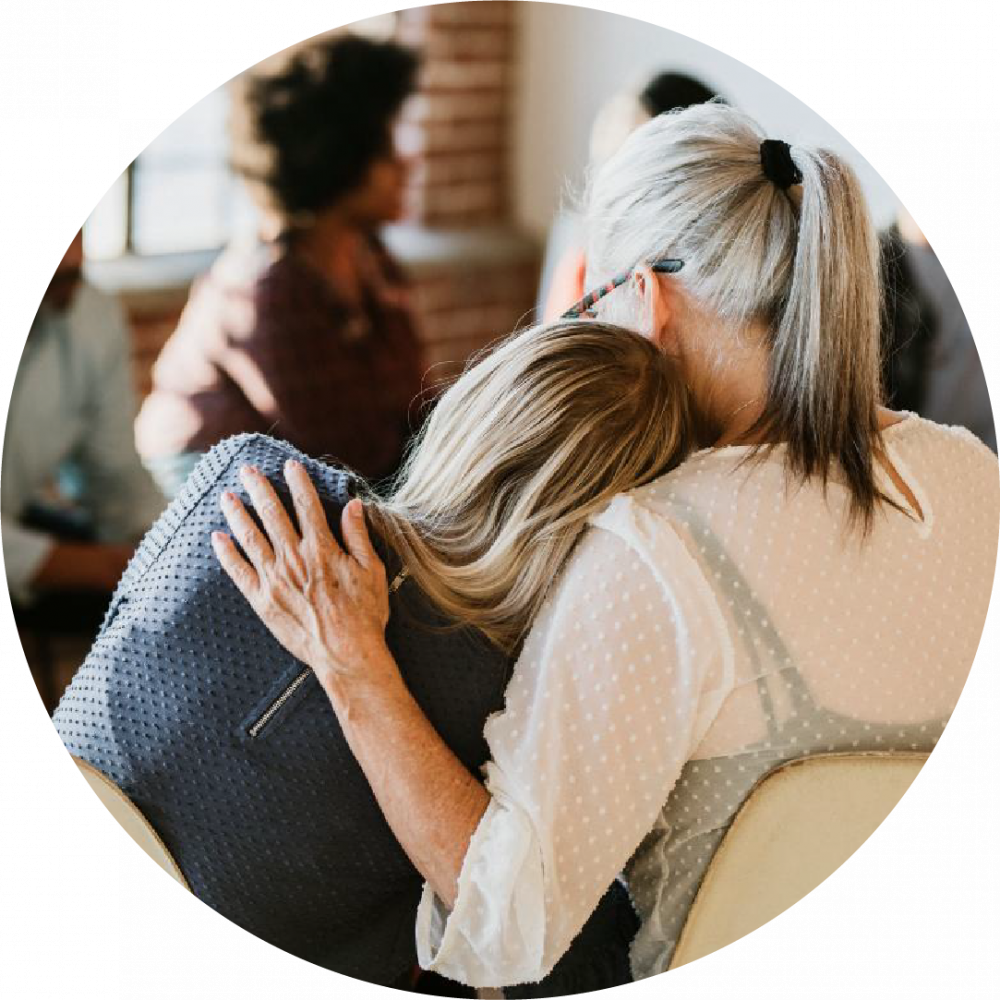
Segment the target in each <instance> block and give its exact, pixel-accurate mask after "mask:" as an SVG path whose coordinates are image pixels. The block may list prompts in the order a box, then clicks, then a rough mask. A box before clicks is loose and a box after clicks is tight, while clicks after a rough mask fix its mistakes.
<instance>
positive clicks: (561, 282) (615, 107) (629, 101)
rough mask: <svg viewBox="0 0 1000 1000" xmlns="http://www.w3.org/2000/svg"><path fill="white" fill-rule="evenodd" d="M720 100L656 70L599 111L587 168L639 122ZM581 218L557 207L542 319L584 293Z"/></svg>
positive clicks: (698, 85)
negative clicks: (644, 81) (675, 110)
mask: <svg viewBox="0 0 1000 1000" xmlns="http://www.w3.org/2000/svg"><path fill="white" fill-rule="evenodd" d="M713 98H716V99H721V98H720V97H719V95H717V94H716V93H714V92H713V91H712V90H711V88H710V87H708V86H707V85H706V84H704V83H702V82H701V81H700V80H696V79H694V77H691V76H688V75H687V74H685V73H658V74H657V75H656V76H654V77H653V79H652V80H650V81H649V83H647V84H646V86H645V87H643V89H642V90H640V91H638V92H636V91H635V89H634V88H628V89H626V90H622V91H619V92H618V93H617V94H615V95H614V96H613V97H611V98H610V99H609V100H608V101H607V102H605V104H604V105H603V106H602V107H601V109H600V110H599V111H598V112H597V117H596V118H595V119H594V124H593V125H592V126H591V130H590V161H589V163H590V169H591V170H596V169H597V167H599V166H600V165H601V164H602V163H604V162H605V161H606V160H608V159H609V158H610V157H611V156H612V155H613V154H614V153H615V152H617V150H618V147H619V146H621V144H622V143H623V142H624V141H625V140H626V139H627V138H628V137H629V135H631V133H632V132H634V131H635V129H637V128H638V127H639V126H640V125H642V124H644V123H645V122H648V121H649V119H650V118H655V117H656V116H657V115H662V114H664V113H665V112H667V111H673V110H674V109H675V108H687V107H690V106H691V105H692V104H704V103H705V102H706V101H711V100H712V99H713ZM583 244H584V235H583V220H582V219H581V218H580V217H579V215H577V214H576V213H573V212H561V213H560V214H559V215H558V216H557V217H556V220H555V221H554V222H553V224H552V228H551V230H550V231H549V238H548V241H547V245H546V248H545V261H544V262H543V264H542V281H541V288H540V290H539V296H538V305H539V308H540V309H541V317H542V321H543V322H546V323H548V322H551V321H553V320H555V319H558V318H559V317H560V316H561V315H562V314H563V312H564V311H565V310H566V309H568V308H569V307H570V306H571V305H572V304H573V303H574V302H576V301H578V300H579V299H580V298H581V297H582V296H583V293H584V292H585V291H586V289H585V288H584V280H585V276H586V272H587V261H586V259H585V257H584V251H583Z"/></svg>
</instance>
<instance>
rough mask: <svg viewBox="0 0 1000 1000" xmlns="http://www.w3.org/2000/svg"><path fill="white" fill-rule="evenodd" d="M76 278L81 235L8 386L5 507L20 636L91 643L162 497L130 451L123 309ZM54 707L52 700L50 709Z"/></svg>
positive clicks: (1, 482)
mask: <svg viewBox="0 0 1000 1000" xmlns="http://www.w3.org/2000/svg"><path fill="white" fill-rule="evenodd" d="M82 267H83V238H82V234H80V233H77V235H76V236H75V237H74V238H73V242H72V243H71V244H70V247H69V249H68V250H67V251H66V254H65V256H64V257H63V259H62V261H61V262H60V264H59V266H58V268H57V269H56V272H55V275H54V276H53V278H52V281H51V282H50V283H49V286H48V288H47V289H46V291H45V295H44V297H43V299H42V303H41V306H40V307H39V310H38V313H37V314H36V316H35V319H34V322H33V323H32V324H31V330H30V331H29V333H28V338H27V341H26V343H25V346H24V353H23V355H22V357H21V363H20V365H19V367H18V370H17V376H16V378H15V380H14V388H13V391H12V393H11V400H10V409H9V411H8V415H7V429H6V433H5V435H4V441H3V477H2V479H0V501H2V515H3V555H4V566H5V569H6V574H7V586H8V587H9V588H10V593H11V599H12V602H13V604H14V610H15V616H16V618H17V621H18V625H19V627H20V628H21V629H22V631H24V630H30V631H32V632H44V633H46V634H58V633H67V632H73V633H80V634H81V635H84V636H87V637H88V638H92V637H93V634H94V633H95V632H96V630H97V626H98V625H99V624H100V621H101V617H102V615H103V613H104V609H105V607H106V606H107V604H108V601H109V599H110V597H111V592H112V591H113V590H114V588H115V585H116V584H117V583H118V578H119V577H120V576H121V574H122V572H123V571H124V569H125V566H126V564H127V562H128V560H129V558H130V556H131V554H132V551H133V548H134V546H135V543H136V542H137V541H138V539H139V537H140V536H141V535H142V534H143V533H144V532H145V530H146V529H147V528H148V527H149V525H150V524H151V523H152V522H153V520H154V519H155V518H156V516H157V515H158V514H159V512H160V511H161V510H162V508H163V497H162V496H161V495H160V494H159V492H158V491H157V489H156V487H155V486H154V485H153V482H152V480H151V479H150V477H149V474H148V473H147V472H146V470H145V469H144V468H143V467H142V463H141V462H140V461H139V457H138V455H137V454H136V451H135V446H134V444H133V441H132V421H133V419H134V416H135V395H134V390H133V385H132V373H131V368H130V352H129V340H128V333H127V328H126V323H125V319H124V316H123V315H122V310H121V307H120V306H119V304H118V303H117V302H116V301H115V300H114V299H112V298H111V297H109V296H107V295H104V294H102V293H101V292H99V291H98V290H97V289H95V288H93V287H92V286H90V285H88V284H87V283H86V282H85V281H83V279H82ZM28 646H29V648H31V643H29V644H28ZM57 695H58V690H55V689H53V690H52V691H50V694H49V696H48V697H47V698H46V700H48V701H51V700H52V698H54V697H56V696H57ZM44 696H45V694H44V692H43V697H44ZM50 707H51V705H50Z"/></svg>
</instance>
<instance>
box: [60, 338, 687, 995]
mask: <svg viewBox="0 0 1000 1000" xmlns="http://www.w3.org/2000/svg"><path fill="white" fill-rule="evenodd" d="M498 415H502V419H501V420H498V419H497V416H498ZM650 417H652V419H650ZM689 442H690V434H689V419H688V406H687V393H686V391H685V389H684V386H683V382H682V381H681V379H680V375H679V372H678V370H677V368H676V366H675V365H674V364H673V363H672V362H671V361H670V360H669V359H668V358H666V357H665V356H664V355H663V354H662V353H660V352H659V351H657V350H656V348H655V347H654V346H653V345H652V344H651V343H649V342H648V341H647V340H645V339H644V338H642V337H640V336H638V335H637V334H634V333H630V332H629V331H627V330H622V329H617V328H615V327H611V326H609V325H608V324H603V323H593V322H590V321H580V320H576V321H568V322H562V323H558V324H554V325H551V326H546V327H540V328H535V329H530V330H527V331H525V332H523V333H520V334H518V335H516V336H513V337H510V338H508V339H507V340H505V341H504V342H502V343H501V344H499V345H498V346H497V347H496V348H495V349H494V350H492V351H491V352H489V353H487V354H485V355H484V356H483V357H482V358H480V359H478V361H477V363H476V364H475V365H474V366H472V367H471V368H470V369H469V370H468V371H467V372H466V373H465V374H464V375H463V376H462V377H461V378H459V379H458V380H457V381H456V382H455V383H454V384H453V385H452V386H451V387H450V388H449V389H448V391H447V392H445V393H444V394H443V396H442V397H441V398H440V400H439V401H438V403H437V405H436V408H435V410H434V413H433V415H432V416H431V417H430V419H429V420H428V421H427V422H426V424H425V426H424V427H423V429H422V430H421V432H420V435H419V440H418V442H417V444H416V445H415V447H414V449H413V450H412V452H411V454H410V455H409V458H408V461H407V463H406V467H405V469H404V471H403V473H402V474H401V476H400V479H399V482H398V484H397V486H396V489H395V490H394V492H393V494H392V496H391V497H390V498H389V499H387V500H381V501H380V500H377V499H376V498H375V497H374V496H366V500H367V503H368V505H369V513H370V516H371V521H372V525H373V528H374V529H375V531H376V534H377V536H378V537H379V544H380V546H381V551H382V553H383V556H384V557H385V558H386V559H387V560H388V561H389V562H390V565H391V566H392V572H393V574H394V576H395V577H396V579H395V583H394V586H393V588H392V589H393V593H392V604H391V606H392V608H393V612H394V614H393V623H392V627H391V628H390V629H389V632H388V634H387V636H386V639H387V642H388V643H389V645H390V647H391V648H392V649H393V651H394V654H395V656H396V657H397V659H398V661H399V664H400V667H401V670H402V674H401V677H402V678H403V679H404V680H405V683H406V689H407V692H408V694H409V696H410V697H411V698H413V699H414V703H415V704H417V705H419V706H420V707H421V710H422V711H423V712H425V713H426V714H427V718H429V719H431V720H432V721H433V724H434V726H435V729H436V732H437V733H438V734H440V737H439V738H441V739H442V740H444V741H445V743H446V745H447V746H448V747H449V752H450V753H453V754H454V755H455V759H456V760H458V761H459V762H460V763H461V764H462V765H463V766H464V767H466V768H468V769H471V770H475V769H478V767H480V766H481V765H482V764H483V763H485V762H486V760H487V759H488V751H487V748H486V744H485V741H484V739H483V725H484V723H485V721H486V718H487V717H488V715H490V714H491V713H494V712H497V711H500V710H502V708H503V691H504V687H505V684H506V681H507V679H508V678H509V676H510V671H511V668H512V662H511V659H510V656H511V653H512V652H513V651H514V649H515V648H516V647H517V646H518V645H519V644H520V643H521V641H522V639H523V636H524V634H525V632H526V631H527V629H528V627H529V625H530V622H531V621H532V619H533V618H534V617H535V616H536V614H537V612H538V609H539V607H540V606H541V605H542V604H543V602H544V600H545V598H546V595H547V594H548V593H549V591H550V590H551V588H552V586H553V583H554V581H555V580H556V579H557V578H558V575H559V571H560V568H561V567H562V565H563V564H564V563H565V562H566V560H567V559H568V558H570V556H571V553H572V551H573V549H574V548H575V545H576V542H577V540H578V538H579V537H580V535H581V534H582V533H583V532H584V530H585V526H586V521H587V518H588V517H589V516H590V515H592V514H594V513H596V512H597V511H599V510H600V509H601V508H602V507H603V506H605V505H606V504H607V503H608V501H609V500H610V499H611V498H612V497H613V496H615V495H617V494H619V493H621V492H622V491H623V490H627V489H631V488H633V487H636V486H639V485H641V484H643V483H647V482H650V481H652V480H654V479H656V478H657V477H659V476H661V475H663V473H664V472H665V471H667V470H669V469H671V468H673V467H675V466H676V465H677V463H678V462H679V461H680V460H681V459H682V458H683V457H684V455H685V454H686V453H687V451H688V450H689ZM287 460H291V461H292V465H291V466H290V468H289V471H288V473H287V474H288V475H289V476H290V478H291V480H292V481H293V482H294V481H295V476H296V475H304V474H305V473H304V472H303V469H304V468H308V469H309V470H310V472H311V474H312V475H313V476H314V477H315V479H316V481H317V483H318V484H319V485H320V488H321V492H322V495H323V498H324V500H323V503H324V504H325V507H323V506H321V507H318V508H317V507H316V506H308V507H303V508H302V509H301V510H300V512H299V513H300V519H301V523H302V525H303V527H304V529H305V528H311V527H312V526H314V525H316V526H318V525H319V523H320V522H322V528H323V531H324V532H326V534H321V535H319V536H317V538H318V540H319V544H326V545H331V544H333V542H332V536H331V535H329V529H328V528H327V518H328V517H332V519H333V523H334V526H335V528H334V530H336V524H337V522H338V521H339V519H340V517H341V513H342V510H343V508H344V506H345V504H346V503H347V501H348V499H349V495H350V493H351V492H358V491H359V490H360V491H363V492H364V491H365V487H364V484H363V483H362V482H361V481H360V480H359V479H358V478H357V477H356V476H354V475H353V474H349V473H347V472H345V471H344V470H340V469H336V468H333V467H330V466H327V465H324V464H323V463H320V462H317V461H315V460H312V459H308V458H306V457H305V456H303V455H302V454H301V453H300V452H297V451H295V449H294V448H292V447H291V446H290V445H288V444H285V443H282V442H277V441H274V440H272V439H270V438H265V437H263V436H261V435H242V436H238V437H235V438H230V439H228V440H227V441H225V442H223V443H222V444H220V445H219V446H217V447H216V448H214V449H213V450H212V451H211V452H210V453H209V455H208V456H207V457H206V458H205V459H204V460H203V462H202V463H200V464H199V466H198V468H197V470H196V471H195V473H194V475H193V476H192V478H191V479H190V480H189V481H188V483H187V484H186V485H185V487H184V489H183V490H182V492H181V494H180V495H179V497H178V498H177V500H176V501H175V502H174V503H173V504H172V505H171V507H170V509H169V510H168V511H167V513H166V514H165V515H164V517H163V518H161V520H160V521H159V522H158V523H157V525H156V526H155V527H154V529H153V531H152V532H150V534H149V535H148V536H147V538H146V539H145V540H144V542H143V544H142V546H141V548H140V550H139V552H138V554H137V556H136V558H135V559H134V560H133V562H132V564H131V565H130V567H129V570H128V573H127V574H126V576H125V578H124V579H123V581H122V583H121V584H120V586H119V588H118V591H117V592H116V595H115V598H114V602H113V604H112V607H111V609H110V611H109V613H108V615H107V617H106V619H105V623H104V626H103V628H102V631H101V634H100V636H99V637H98V640H97V642H96V643H95V645H94V648H93V649H92V651H91V653H90V655H89V656H88V658H87V661H86V663H85V664H84V666H83V668H82V669H81V670H80V672H79V673H78V675H77V677H76V678H75V679H74V681H73V684H72V686H71V688H70V690H69V692H68V694H67V695H66V697H65V698H64V699H63V701H62V703H61V704H60V706H59V710H58V711H57V713H56V717H55V723H56V726H57V728H58V730H59V733H60V735H61V736H62V738H63V740H64V741H65V743H66V745H67V747H68V748H69V749H70V751H71V752H72V753H74V754H76V755H77V756H80V757H82V758H84V759H85V760H86V761H88V762H89V763H90V764H92V765H93V766H94V767H97V768H98V769H99V770H101V771H102V772H103V773H104V774H106V775H107V776H108V777H109V778H110V779H111V780H112V781H114V782H115V783H116V784H118V785H119V787H121V788H122V790H123V791H124V792H125V794H127V795H128V796H129V797H130V798H131V799H132V800H133V801H134V802H135V803H136V804H137V805H138V806H139V807H140V809H141V810H142V811H143V813H144V814H145V815H146V816H147V818H148V819H149V820H150V822H151V823H152V824H153V825H154V827H155V829H156V831H157V833H158V834H159V836H160V837H161V838H162V839H163V841H164V843H165V844H166V845H167V847H168V849H169V850H170V851H171V853H172V854H173V856H174V859H175V861H176V862H177V864H178V866H179V868H180V870H181V871H182V872H183V874H184V876H185V878H186V879H187V881H188V883H189V885H190V887H191V889H192V891H193V892H194V893H195V894H196V895H198V896H199V898H201V899H203V900H204V901H205V902H206V903H208V904H209V905H211V906H212V907H213V908H214V909H216V910H217V911H218V912H220V913H222V914H224V915H225V916H227V917H229V918H230V919H231V920H233V921H234V922H236V923H238V924H240V925H241V926H242V927H244V928H246V929H247V930H249V931H251V932H253V933H254V934H257V935H258V936H260V937H262V938H263V939H264V940H266V941H268V942H269V943H271V944H273V945H275V946H277V947H281V948H284V949H286V950H288V951H290V952H291V953H293V954H295V955H297V956H298V957H300V958H303V959H306V960H308V961H312V962H315V963H317V964H319V965H322V966H325V967H327V968H331V969H334V970H336V971H338V972H342V973H345V974H348V975H352V976H355V977H357V978H360V979H366V980H368V981H371V982H375V983H380V984H384V985H403V986H408V985H410V979H411V972H412V969H413V968H414V967H415V966H416V942H415V936H414V932H413V928H414V923H415V919H416V907H417V903H418V901H419V898H420V892H421V878H420V875H419V874H418V871H417V870H416V869H415V868H414V867H413V865H411V864H410V863H409V861H408V860H407V857H406V855H405V854H404V853H403V851H402V849H401V848H400V846H399V844H398V843H397V841H396V839H395V838H394V836H393V834H392V831H391V830H390V829H389V827H388V826H387V825H386V823H385V821H384V819H383V817H382V815H381V814H380V812H379V808H378V806H377V805H376V803H375V801H374V800H373V798H372V795H371V792H370V790H369V788H368V785H367V783H366V781H365V777H364V775H363V774H362V773H361V771H360V770H359V769H358V767H357V765H356V763H355V760H354V758H353V756H352V753H351V749H350V748H349V745H348V743H347V742H345V739H346V737H347V736H348V733H347V731H346V730H344V731H343V732H342V731H341V728H340V727H338V725H337V720H336V718H335V717H334V715H333V713H332V711H331V708H330V705H329V703H328V701H327V699H326V696H325V694H324V691H323V689H322V688H321V687H320V685H319V684H318V683H317V677H321V676H322V674H321V672H317V673H316V674H313V672H312V671H310V669H309V666H304V665H303V661H304V662H305V664H310V663H311V661H312V660H313V659H314V653H315V651H316V649H318V648H319V646H318V645H317V646H316V647H314V648H313V650H312V651H309V650H306V649H298V648H291V647H290V652H289V651H288V650H284V649H282V648H281V647H280V646H278V644H277V643H276V642H275V641H274V639H273V638H272V637H271V636H270V635H268V633H267V630H266V629H265V627H264V626H263V625H262V624H261V622H260V621H259V620H258V619H257V618H256V616H255V615H254V613H253V611H252V610H251V609H250V608H249V607H247V605H246V602H245V601H244V600H243V599H242V597H241V596H240V594H239V593H238V592H237V591H236V590H235V589H234V588H233V587H232V585H231V583H230V582H229V580H228V579H227V578H226V576H225V574H224V572H223V570H222V568H221V567H220V566H219V563H218V562H217V561H216V559H214V558H213V556H212V553H211V552H210V551H209V533H210V532H211V531H212V529H213V528H221V527H222V526H223V525H224V521H223V517H222V513H221V512H220V510H219V505H218V495H219V493H220V491H224V492H225V493H226V496H227V499H226V501H225V504H224V506H225V508H226V510H227V512H228V513H229V514H230V516H231V517H232V518H233V519H234V522H235V523H236V525H237V527H238V534H239V536H240V539H241V541H242V542H243V544H244V549H245V551H246V552H247V553H249V554H250V556H251V558H253V559H254V560H255V561H256V560H264V562H266V563H268V564H270V563H271V560H272V557H273V563H274V565H278V564H280V565H281V566H283V567H284V568H285V569H286V570H287V571H288V572H290V573H292V574H293V575H297V577H296V578H297V579H299V580H300V581H303V580H304V577H303V576H302V575H301V574H302V572H303V571H304V567H305V562H304V561H297V562H296V561H294V560H295V556H294V552H293V549H292V547H291V546H290V545H289V546H283V547H280V548H278V549H277V550H276V551H275V552H273V553H272V557H269V556H268V554H267V553H266V552H265V551H264V550H263V548H262V547H261V545H260V539H259V533H257V532H256V529H253V530H251V523H252V522H247V521H244V520H241V518H240V517H239V514H238V513H237V511H238V510H239V509H240V508H238V506H237V505H238V504H239V501H238V500H237V499H236V493H237V492H238V491H239V490H240V489H241V487H240V480H239V476H238V469H239V466H240V465H242V464H248V465H251V464H252V465H254V466H255V467H256V468H257V469H258V470H259V471H258V472H257V473H256V474H250V478H249V480H248V482H249V484H250V486H251V489H252V495H254V496H255V497H258V498H259V496H260V494H259V492H258V490H259V489H260V488H262V484H263V482H264V481H265V480H264V477H265V476H270V477H271V480H272V481H273V482H274V483H275V485H277V486H279V487H280V478H281V472H282V468H283V466H284V464H285V463H286V461H287ZM296 463H300V464H296ZM313 501H314V502H315V503H316V504H318V503H320V501H319V500H317V499H316V494H315V493H314V494H313ZM261 510H262V513H263V514H264V519H265V522H266V523H268V524H269V525H273V524H274V522H275V518H277V517H279V512H281V513H280V516H285V515H284V508H282V507H281V505H280V504H278V505H277V506H269V505H268V504H267V503H265V504H263V505H262V507H261ZM317 512H318V513H317ZM288 527H289V531H291V528H290V525H289V526H288ZM228 551H229V550H227V549H226V548H225V545H223V546H222V547H221V549H220V552H222V553H223V554H225V553H227V552H228ZM400 565H402V566H404V567H405V572H403V573H399V574H398V575H397V570H398V568H399V566H400ZM328 568H330V569H332V568H333V567H332V564H328ZM328 582H329V579H328ZM257 592H258V593H263V591H257ZM273 596H275V597H277V595H273ZM258 606H259V605H258ZM283 613H284V614H285V615H286V616H289V615H290V616H294V614H295V609H294V608H292V607H291V606H285V608H284V611H283ZM317 626H319V622H318V620H317ZM315 634H316V638H317V641H318V640H319V638H320V632H319V630H318V628H317V631H316V633H315ZM293 654H294V655H293ZM608 886H611V888H610V889H609V888H608ZM605 890H607V891H606V892H605V893H604V897H603V902H602V904H601V905H600V906H599V907H598V912H596V913H595V915H594V918H593V919H592V920H591V921H590V922H589V924H588V928H587V931H586V933H585V934H584V935H583V936H582V937H581V938H580V939H579V943H578V946H577V947H576V948H575V949H573V951H572V953H571V954H570V955H569V956H567V961H565V962H563V963H562V966H561V968H560V970H558V971H557V972H556V973H555V974H554V975H552V976H549V977H548V978H547V980H546V982H545V983H543V984H542V985H541V986H539V987H536V988H534V989H533V990H532V991H531V994H532V995H535V996H549V995H560V994H563V993H568V992H579V991H582V990H592V989H598V988H602V987H606V986H613V985H617V984H618V983H620V982H624V981H627V979H628V978H629V972H628V961H627V947H628V942H629V940H630V938H631V935H632V934H634V931H635V915H634V912H633V911H632V908H631V905H630V903H629V901H628V899H627V897H626V896H625V894H624V890H622V888H621V887H620V886H618V885H616V884H613V878H611V877H609V879H608V884H607V885H605Z"/></svg>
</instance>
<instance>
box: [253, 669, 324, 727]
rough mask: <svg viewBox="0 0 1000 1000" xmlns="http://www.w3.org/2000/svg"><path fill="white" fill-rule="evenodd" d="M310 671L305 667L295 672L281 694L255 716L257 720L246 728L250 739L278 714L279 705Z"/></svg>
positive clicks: (291, 693)
mask: <svg viewBox="0 0 1000 1000" xmlns="http://www.w3.org/2000/svg"><path fill="white" fill-rule="evenodd" d="M311 673H312V670H310V669H309V667H306V668H305V669H304V670H303V671H302V672H301V673H298V674H296V675H295V677H294V678H292V681H291V683H290V684H289V685H288V687H286V688H285V690H284V691H282V692H281V694H279V695H278V697H277V698H275V699H274V701H272V702H271V704H270V705H268V706H267V708H266V709H264V711H263V712H262V713H261V714H260V715H259V716H258V717H257V721H256V722H254V723H253V724H252V725H250V726H249V727H248V728H247V735H248V736H249V737H250V738H251V739H256V738H257V737H258V736H259V735H260V731H261V730H262V729H263V728H264V727H265V726H266V725H267V724H268V723H269V722H270V721H271V720H272V719H273V718H274V717H275V716H276V715H277V714H278V712H280V711H281V706H282V705H284V704H285V702H286V701H288V699H289V698H291V696H292V695H293V694H295V692H296V691H298V689H299V688H300V687H302V685H303V684H305V682H306V678H307V677H308V676H309V675H310V674H311Z"/></svg>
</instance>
